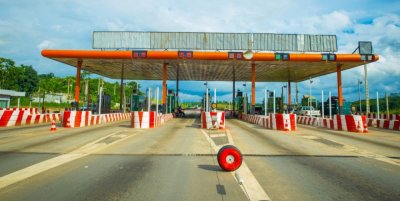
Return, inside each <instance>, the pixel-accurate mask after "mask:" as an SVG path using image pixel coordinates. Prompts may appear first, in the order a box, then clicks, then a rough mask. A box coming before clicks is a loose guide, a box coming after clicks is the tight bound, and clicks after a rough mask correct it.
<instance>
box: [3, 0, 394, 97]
mask: <svg viewBox="0 0 400 201" xmlns="http://www.w3.org/2000/svg"><path fill="white" fill-rule="evenodd" d="M93 31H190V32H197V31H198V32H202V31H206V32H266V33H304V34H335V35H337V37H338V45H339V52H343V53H349V52H352V51H353V50H354V49H355V48H356V47H357V43H358V41H364V40H366V41H372V43H373V46H374V51H375V53H377V54H379V55H380V60H379V62H377V63H374V64H371V65H369V66H368V72H369V83H370V96H371V97H375V96H376V95H375V93H376V92H377V91H378V92H379V93H380V94H384V93H385V92H388V93H393V92H400V1H382V0H377V1H372V0H370V1H368V0H367V1H361V0H354V1H351V0H347V1H344V0H337V1H316V0H306V1H296V0H281V1H263V0H260V1H238V0H221V1H215V2H214V1H204V0H201V1H200V0H192V1H187V0H186V1H185V0H169V1H162V0H159V1H157V0H146V1H120V0H114V1H107V0H96V1H94V0H93V1H90V0H87V1H78V0H68V1H67V0H57V1H50V0H47V1H45V0H35V1H28V0H19V1H9V0H0V57H6V58H10V59H13V60H15V61H16V62H17V64H25V65H32V66H33V67H34V68H35V69H36V70H37V71H38V72H39V73H50V72H52V73H54V74H56V75H57V76H67V75H75V68H72V67H69V66H66V65H63V64H60V63H58V62H54V61H52V60H49V59H46V58H43V57H42V56H41V55H40V51H41V50H42V49H91V48H92V32H93ZM363 75H364V74H363V67H362V66H360V67H358V68H354V69H351V70H347V71H344V72H343V73H342V76H343V87H344V88H343V92H344V97H345V98H346V99H348V100H357V99H358V87H357V79H363ZM313 80H314V82H313V84H312V94H321V90H324V91H325V94H327V93H328V91H332V94H336V93H337V92H336V91H337V90H336V75H335V74H331V75H326V76H323V77H319V78H314V79H313ZM141 84H142V86H143V87H144V88H146V87H152V88H154V87H161V82H155V81H153V82H143V81H142V82H141ZM242 84H243V83H237V88H239V89H243V86H242ZM283 84H285V83H257V85H256V87H257V96H256V97H257V101H258V102H260V101H261V100H262V98H263V96H264V95H263V91H264V89H265V88H267V89H269V90H274V89H275V90H277V92H278V91H279V94H280V89H281V86H282V85H283ZM168 85H169V86H170V87H174V86H175V82H173V81H171V82H168ZM209 86H210V87H211V88H214V87H215V88H217V90H218V96H219V99H228V100H229V99H231V97H232V95H231V93H232V92H231V89H232V83H229V82H210V83H209ZM248 86H250V85H248ZM292 87H293V89H292V91H295V90H294V84H292ZM298 87H299V91H300V95H299V96H302V95H303V94H308V91H309V82H308V81H305V82H301V83H298ZM363 88H364V87H362V90H363ZM180 90H181V92H180V95H181V98H183V99H184V100H194V99H198V98H199V95H200V94H201V93H202V92H203V91H204V85H203V82H187V83H185V84H181V86H180ZM248 90H249V91H250V88H249V87H248ZM362 94H363V95H362V97H364V93H362Z"/></svg>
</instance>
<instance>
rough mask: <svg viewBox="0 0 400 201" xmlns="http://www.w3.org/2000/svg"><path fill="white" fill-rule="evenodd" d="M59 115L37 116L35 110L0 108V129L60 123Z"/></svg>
mask: <svg viewBox="0 0 400 201" xmlns="http://www.w3.org/2000/svg"><path fill="white" fill-rule="evenodd" d="M60 119H61V114H59V113H46V114H39V113H38V112H37V108H6V109H3V108H0V127H10V126H22V125H32V124H41V123H49V122H52V121H53V120H54V121H60Z"/></svg>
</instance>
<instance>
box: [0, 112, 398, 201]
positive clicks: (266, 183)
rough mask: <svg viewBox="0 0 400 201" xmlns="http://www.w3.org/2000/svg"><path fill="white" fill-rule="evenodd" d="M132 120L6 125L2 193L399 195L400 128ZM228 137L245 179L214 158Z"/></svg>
mask: <svg viewBox="0 0 400 201" xmlns="http://www.w3.org/2000/svg"><path fill="white" fill-rule="evenodd" d="M129 125H130V123H129V121H121V122H115V123H112V124H107V125H98V126H93V127H86V128H74V129H65V128H58V130H57V131H56V132H50V131H49V128H50V126H40V127H30V128H7V129H2V130H0V198H1V200H248V199H249V198H250V199H251V198H254V196H256V195H255V194H260V193H261V194H263V193H265V195H267V196H268V197H267V198H268V199H271V200H274V201H275V200H400V188H399V186H400V133H395V132H386V131H382V130H370V133H368V134H357V133H349V132H340V131H331V130H325V129H320V128H314V127H310V126H299V128H298V130H297V131H295V132H281V131H273V130H268V129H263V128H261V127H258V126H256V125H252V124H248V123H245V122H242V121H239V120H233V119H232V120H227V124H226V127H227V129H226V130H227V131H205V130H201V129H200V120H199V118H183V119H173V120H171V121H169V122H167V123H166V124H165V125H164V126H162V127H159V128H156V129H147V130H146V129H132V128H130V127H129ZM228 142H231V143H234V145H235V146H237V147H238V148H239V149H240V150H241V152H242V153H243V155H244V162H245V164H246V166H247V167H248V170H249V172H250V173H251V174H244V173H243V174H242V173H241V174H242V175H239V177H240V179H242V181H243V184H242V185H241V184H239V183H240V182H238V180H240V179H238V177H237V176H235V174H232V173H229V172H224V171H222V170H221V169H220V168H219V167H218V163H217V161H216V149H215V146H218V145H223V144H225V143H228ZM257 185H259V186H260V188H261V190H258V191H254V190H251V188H252V187H253V186H257ZM263 195H264V194H263Z"/></svg>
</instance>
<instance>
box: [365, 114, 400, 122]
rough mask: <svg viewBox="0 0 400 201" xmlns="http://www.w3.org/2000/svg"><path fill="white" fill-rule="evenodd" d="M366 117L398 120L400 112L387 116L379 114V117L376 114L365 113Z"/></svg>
mask: <svg viewBox="0 0 400 201" xmlns="http://www.w3.org/2000/svg"><path fill="white" fill-rule="evenodd" d="M367 118H368V119H382V120H385V119H386V120H398V121H400V114H390V115H389V116H388V115H387V114H379V118H378V115H377V114H368V115H367Z"/></svg>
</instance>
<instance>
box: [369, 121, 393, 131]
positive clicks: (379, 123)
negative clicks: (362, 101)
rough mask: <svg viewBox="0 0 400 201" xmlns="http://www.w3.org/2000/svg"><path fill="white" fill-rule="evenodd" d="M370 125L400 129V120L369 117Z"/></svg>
mask: <svg viewBox="0 0 400 201" xmlns="http://www.w3.org/2000/svg"><path fill="white" fill-rule="evenodd" d="M368 126H371V127H375V128H383V129H389V130H395V131H400V121H399V120H386V119H368Z"/></svg>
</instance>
